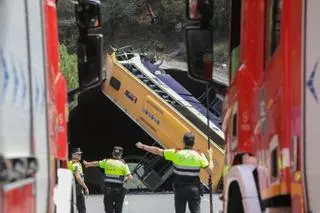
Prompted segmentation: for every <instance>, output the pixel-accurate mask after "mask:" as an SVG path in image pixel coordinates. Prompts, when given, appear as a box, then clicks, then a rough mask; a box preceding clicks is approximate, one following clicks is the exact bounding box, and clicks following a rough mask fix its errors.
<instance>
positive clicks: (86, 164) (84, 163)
mask: <svg viewBox="0 0 320 213" xmlns="http://www.w3.org/2000/svg"><path fill="white" fill-rule="evenodd" d="M83 165H84V166H85V167H86V168H87V167H88V166H89V163H88V162H87V161H85V160H84V161H83Z"/></svg>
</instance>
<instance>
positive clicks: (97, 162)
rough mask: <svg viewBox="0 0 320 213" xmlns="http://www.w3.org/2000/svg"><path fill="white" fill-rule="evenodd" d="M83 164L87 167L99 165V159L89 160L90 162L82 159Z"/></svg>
mask: <svg viewBox="0 0 320 213" xmlns="http://www.w3.org/2000/svg"><path fill="white" fill-rule="evenodd" d="M83 164H84V166H85V167H86V168H88V167H97V166H99V161H91V162H87V161H85V160H84V161H83Z"/></svg>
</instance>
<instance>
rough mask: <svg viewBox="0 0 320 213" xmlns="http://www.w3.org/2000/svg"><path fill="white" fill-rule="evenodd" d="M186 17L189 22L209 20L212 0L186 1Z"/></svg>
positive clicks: (211, 14) (211, 12)
mask: <svg viewBox="0 0 320 213" xmlns="http://www.w3.org/2000/svg"><path fill="white" fill-rule="evenodd" d="M186 3H187V5H186V13H187V14H186V16H187V18H188V19H189V20H193V21H200V20H211V19H212V16H213V0H186Z"/></svg>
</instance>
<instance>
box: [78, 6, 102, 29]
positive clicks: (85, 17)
mask: <svg viewBox="0 0 320 213" xmlns="http://www.w3.org/2000/svg"><path fill="white" fill-rule="evenodd" d="M76 20H77V25H78V27H80V28H84V29H95V28H99V27H100V26H101V14H100V1H98V0H79V3H78V4H76Z"/></svg>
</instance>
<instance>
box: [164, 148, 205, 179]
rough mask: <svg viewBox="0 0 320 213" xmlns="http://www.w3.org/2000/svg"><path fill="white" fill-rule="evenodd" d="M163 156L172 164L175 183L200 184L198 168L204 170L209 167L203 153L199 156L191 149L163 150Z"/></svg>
mask: <svg viewBox="0 0 320 213" xmlns="http://www.w3.org/2000/svg"><path fill="white" fill-rule="evenodd" d="M163 156H164V158H165V159H166V160H169V161H172V163H173V166H174V170H173V173H174V181H175V183H182V184H183V183H185V184H192V183H195V184H198V183H200V178H199V174H200V168H206V167H208V165H209V162H208V160H207V158H206V156H205V155H204V154H203V153H201V154H200V153H198V152H197V151H195V150H192V149H182V150H176V149H165V150H164V152H163Z"/></svg>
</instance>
